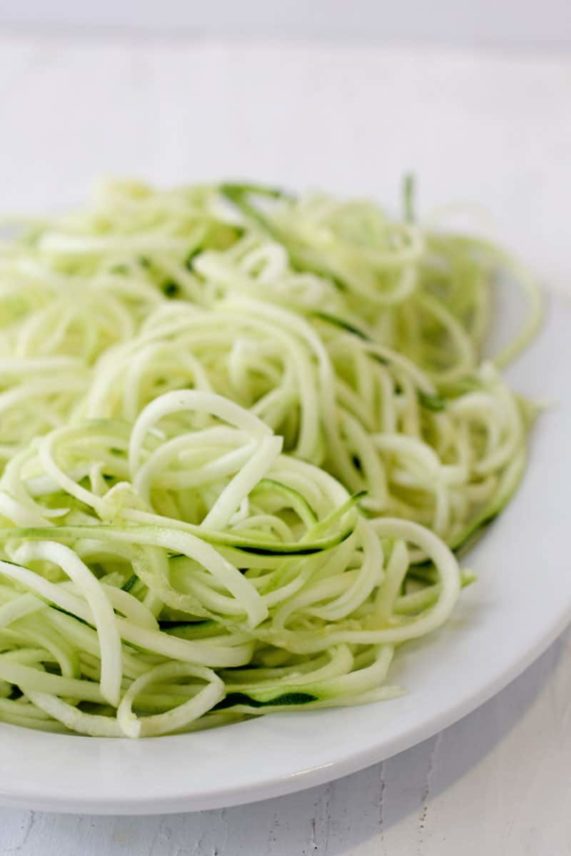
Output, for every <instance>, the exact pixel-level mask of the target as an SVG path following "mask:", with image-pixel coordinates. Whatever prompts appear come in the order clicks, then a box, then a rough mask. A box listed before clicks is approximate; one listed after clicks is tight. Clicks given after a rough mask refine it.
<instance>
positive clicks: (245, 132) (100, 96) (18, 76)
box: [0, 2, 571, 856]
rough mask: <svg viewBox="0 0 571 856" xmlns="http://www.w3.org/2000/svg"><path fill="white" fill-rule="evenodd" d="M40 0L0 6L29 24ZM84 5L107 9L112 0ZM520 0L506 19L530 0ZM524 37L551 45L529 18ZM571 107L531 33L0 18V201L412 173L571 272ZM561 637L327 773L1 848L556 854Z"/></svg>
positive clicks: (19, 817) (223, 853)
mask: <svg viewBox="0 0 571 856" xmlns="http://www.w3.org/2000/svg"><path fill="white" fill-rule="evenodd" d="M32 5H33V4H31V3H27V4H26V3H23V4H21V5H18V6H17V5H16V4H10V7H9V8H8V7H7V4H4V5H3V6H2V7H0V8H1V9H2V14H3V15H4V16H5V17H6V14H7V12H6V9H7V8H8V12H9V11H10V10H11V14H12V18H13V19H14V18H15V17H16V15H19V16H20V19H21V18H22V16H23V15H24V13H25V11H26V9H28V10H29V9H31V8H32ZM45 5H46V6H48V4H45ZM59 5H60V8H62V7H63V5H64V4H59ZM76 5H77V8H79V4H75V5H74V7H73V8H74V9H75V7H76ZM348 5H349V4H348ZM430 5H431V4H426V7H427V8H428V7H429V6H430ZM509 5H510V4H509V3H507V4H506V6H509ZM514 5H515V4H514ZM552 5H553V6H554V7H555V5H556V4H552ZM57 6H58V4H57V3H56V4H50V5H49V7H48V9H49V11H50V12H51V13H53V12H54V10H56V9H57ZM84 6H85V9H89V14H91V15H96V14H97V15H100V16H104V15H107V13H108V12H109V14H111V13H113V14H118V13H119V11H120V10H121V9H125V8H126V6H123V7H115V6H113V7H111V5H109V10H108V9H107V7H106V5H105V4H99V5H97V6H95V5H94V4H81V8H82V10H83V8H84ZM548 6H549V4H543V5H542V7H541V8H542V9H543V10H546V9H547V8H548ZM162 7H163V9H164V10H168V8H169V7H168V4H167V3H163V4H162ZM484 7H485V4H482V6H481V8H484ZM37 8H38V9H39V8H40V5H39V3H38V4H37ZM69 8H70V9H71V8H72V6H71V4H69ZM140 8H141V15H142V13H143V11H144V10H145V9H147V10H150V9H151V7H150V5H148V4H144V3H141V4H140ZM155 8H156V7H155ZM172 8H173V9H174V8H175V7H174V4H172ZM209 8H213V9H214V8H216V4H214V5H212V4H210V7H209ZM236 8H237V7H236ZM260 8H261V6H260ZM285 8H286V9H287V8H289V6H287V7H285ZM339 8H341V4H339ZM370 8H372V4H371V6H370ZM460 8H461V4H460V6H459V9H460ZM489 8H491V4H490V7H489ZM494 8H501V9H503V8H504V6H503V4H502V3H499V2H498V3H497V4H494ZM518 8H519V9H522V10H523V11H522V15H521V19H520V20H519V22H518V23H517V26H518V27H519V26H523V24H525V22H526V21H528V18H527V17H526V16H527V15H528V14H530V9H531V6H525V7H522V6H521V5H520V4H518ZM42 9H44V4H42ZM561 9H562V10H563V5H561ZM182 10H183V5H182V4H179V5H178V12H179V14H182ZM525 10H527V12H526V11H525ZM563 11H564V10H563ZM86 14H87V12H86ZM146 14H148V15H149V16H150V15H151V12H150V11H147V13H146ZM173 14H174V13H173ZM284 14H285V12H284ZM45 16H46V18H47V17H49V16H48V11H46V13H45ZM51 17H52V20H55V18H54V17H53V15H52V16H51ZM545 17H546V19H547V18H549V15H547V14H546V16H545ZM98 20H99V21H100V23H103V17H101V18H98ZM176 20H177V19H176V18H173V19H172V23H173V25H174V23H175V22H176ZM424 20H425V22H426V21H428V18H426V16H425V18H424ZM497 20H498V27H499V21H500V19H499V17H498V19H497ZM152 21H153V18H152V17H148V22H149V23H150V24H152ZM115 23H125V22H124V21H123V22H118V21H117V20H116V21H115ZM417 23H418V22H417ZM552 23H553V22H552V21H551V22H550V25H549V26H550V27H551V24H552ZM528 25H529V21H528V23H527V24H526V27H527V26H528ZM169 26H170V24H169ZM205 26H206V25H205ZM334 26H338V24H335V22H333V23H331V27H334ZM510 26H511V25H510ZM514 26H515V25H514ZM529 26H531V25H529ZM544 26H547V23H545V22H544ZM516 29H517V28H516ZM332 32H333V30H332ZM464 32H466V31H464ZM470 32H471V31H470ZM474 32H475V31H474ZM496 32H499V30H497V31H496ZM513 32H515V30H514V31H513ZM518 32H520V35H519V36H518V37H517V39H516V41H517V40H520V41H521V39H522V38H523V36H524V35H525V33H523V34H522V32H521V31H518ZM526 32H527V35H528V36H529V33H530V30H529V29H528V30H526ZM337 35H339V33H338V32H337ZM476 35H477V33H476ZM536 35H537V36H538V38H539V40H540V41H544V42H545V38H546V36H545V31H544V30H543V29H541V27H540V28H539V29H538V30H537V33H536ZM557 35H558V34H557V33H554V32H551V37H552V38H553V39H555V40H557V39H556V36H557ZM559 35H560V36H561V38H563V35H564V28H563V26H562V27H561V28H560V31H559ZM526 38H527V36H526ZM570 104H571V60H570V59H569V58H568V57H566V56H565V55H564V54H563V53H553V52H549V53H543V52H542V51H541V50H539V51H537V50H535V51H534V52H530V53H528V54H522V53H520V52H519V51H511V50H510V51H508V50H506V51H505V52H500V51H498V50H494V51H491V52H490V51H485V50H481V49H477V50H476V49H471V48H470V49H466V48H464V47H458V46H455V47H452V48H450V47H448V48H441V47H438V46H436V45H433V46H431V47H422V48H420V47H415V48H413V47H396V46H387V45H384V46H378V45H374V44H367V45H364V44H362V45H357V44H356V43H352V44H351V45H349V44H340V43H337V42H335V43H334V42H333V41H332V42H329V43H328V44H327V45H322V46H316V45H312V44H310V43H309V42H307V41H299V40H296V41H295V43H294V42H292V41H291V40H289V41H287V43H284V42H283V41H281V40H275V39H274V40H273V41H271V42H268V41H267V40H266V41H264V42H263V43H260V42H257V41H249V42H246V43H240V42H237V41H236V40H234V39H233V40H231V41H227V40H220V39H216V40H209V39H196V38H190V37H187V36H186V35H185V34H184V33H179V34H178V35H177V36H176V38H175V37H171V36H167V35H161V36H160V37H158V38H157V37H155V36H153V34H152V33H151V32H148V33H147V34H146V35H145V37H144V38H142V39H140V38H139V37H131V36H130V35H127V34H126V33H125V32H114V33H107V32H105V33H104V32H102V31H100V32H98V33H94V32H93V31H89V32H87V31H86V32H85V34H84V35H80V36H77V35H74V34H73V33H72V32H69V31H66V32H65V33H63V32H55V31H53V30H52V31H51V33H50V34H47V35H34V36H32V35H25V34H24V33H23V31H18V32H16V30H14V29H12V30H11V31H10V32H6V33H5V34H4V35H3V36H1V35H0V135H1V136H0V140H1V148H0V192H1V206H2V208H3V209H5V210H14V209H16V210H22V211H40V210H53V209H54V208H56V207H61V206H64V205H66V204H71V203H74V202H75V201H78V200H80V199H81V198H82V197H83V196H84V195H85V194H86V192H87V189H88V187H89V185H90V184H91V182H92V181H93V179H94V178H95V177H96V176H97V175H99V174H100V173H115V174H124V173H128V174H131V175H141V176H146V177H148V178H150V179H152V180H156V181H161V182H175V181H186V180H197V179H198V180H203V179H204V178H208V177H219V176H221V175H226V176H251V177H252V178H259V179H262V180H269V181H276V180H277V181H280V182H282V183H286V184H291V185H292V186H306V185H308V184H311V185H321V186H325V187H328V188H334V189H337V190H339V191H344V192H357V193H361V194H363V193H368V194H371V195H373V196H376V197H379V198H381V199H384V200H387V202H388V204H389V205H393V204H394V205H396V204H397V200H398V186H399V181H400V176H401V175H402V173H403V172H404V171H406V170H408V169H411V168H412V169H415V170H416V171H417V173H418V175H419V177H420V189H421V204H422V207H423V209H424V210H427V209H429V208H431V207H433V206H436V205H440V204H443V203H445V202H448V201H450V200H469V201H473V202H475V203H478V204H479V205H481V206H484V207H485V209H486V210H487V212H489V214H490V215H491V216H492V217H493V218H494V219H495V221H496V228H497V234H498V235H499V237H500V238H501V239H502V240H504V241H505V242H506V243H507V244H509V245H510V246H512V248H514V249H516V250H517V251H518V252H519V253H520V255H523V256H524V257H525V258H526V259H527V260H528V261H529V262H530V263H531V264H532V266H534V267H535V268H536V270H537V271H538V272H539V273H540V275H541V277H542V279H543V280H544V281H546V282H548V283H549V284H551V285H554V286H556V287H560V288H563V289H564V288H568V287H569V281H570V279H571V262H570V255H569V225H568V223H569V195H570V194H569V191H570V190H571V113H570V110H571V108H570ZM556 477H557V474H555V473H554V474H553V478H556ZM562 513H568V512H566V511H565V510H562ZM498 572H501V569H498ZM498 644H501V640H499V642H498ZM569 653H570V652H569V641H567V642H566V643H565V644H563V643H559V644H557V645H556V646H555V647H554V648H552V649H551V651H550V652H549V653H548V654H547V655H546V656H544V657H543V658H542V660H541V661H540V663H539V664H538V665H536V666H535V667H533V668H532V669H531V670H529V671H528V673H527V674H526V675H524V676H523V677H522V678H521V679H520V680H519V681H517V682H516V684H514V685H513V686H512V687H510V688H509V689H508V690H506V691H505V692H503V693H502V694H501V695H500V696H499V697H498V698H497V699H495V700H493V701H492V702H490V703H489V704H487V705H486V706H485V707H484V708H483V709H482V710H481V711H479V712H477V713H475V714H473V715H472V716H470V717H468V718H467V719H466V720H464V721H463V722H461V723H459V724H458V725H456V726H454V727H453V728H452V729H448V730H447V731H446V732H444V733H443V734H442V735H440V736H439V737H437V738H435V739H434V740H431V741H428V742H427V743H425V744H422V745H421V746H419V747H417V748H415V749H413V750H411V751H409V752H406V753H404V754H403V755H401V756H399V757H397V758H395V759H392V760H389V761H388V762H385V764H383V765H381V766H380V767H379V766H377V767H375V768H373V769H371V770H369V771H365V772H363V773H361V774H358V775H356V776H352V777H350V778H349V779H345V780H342V781H341V782H339V783H336V784H333V785H329V786H327V787H324V788H319V789H315V790H312V791H310V792H309V793H306V794H299V795H294V796H291V797H286V798H283V799H280V800H273V801H271V802H269V803H262V804H258V805H256V806H252V807H248V808H237V809H231V810H228V811H219V812H210V813H205V814H202V815H195V816H193V815H188V816H184V815H181V816H178V817H173V818H167V817H165V818H147V819H128V818H127V819H113V818H106V819H97V818H58V817H55V816H48V815H42V814H31V813H27V812H15V811H0V856H8V854H14V853H17V854H21V856H76V854H78V853H81V854H82V856H83V854H86V856H116V854H130V856H131V854H132V856H215V854H217V856H238V854H240V856H265V855H266V854H267V856H302V854H306V856H315V854H317V856H457V854H459V853H461V854H462V856H481V854H484V853H485V854H486V856H499V855H500V854H501V856H526V854H528V856H568V854H569V853H570V852H571V820H569V813H568V808H569V805H570V804H571V780H570V777H569V769H571V703H570V699H571V682H570V677H569V674H570V672H569V668H568V662H569Z"/></svg>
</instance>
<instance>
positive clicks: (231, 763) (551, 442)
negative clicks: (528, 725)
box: [0, 298, 571, 814]
mask: <svg viewBox="0 0 571 856" xmlns="http://www.w3.org/2000/svg"><path fill="white" fill-rule="evenodd" d="M570 368H571V304H570V303H566V302H565V301H564V300H563V299H561V298H558V299H556V300H555V299H554V300H553V301H552V306H551V310H550V313H549V320H548V323H547V326H546V328H545V329H544V332H543V334H542V335H541V337H540V339H539V340H538V341H537V342H536V343H535V345H534V346H533V347H532V348H531V349H530V350H529V351H528V353H527V354H526V355H525V356H524V357H523V358H522V359H521V360H520V362H519V364H518V366H517V367H516V368H515V369H514V370H513V372H512V373H511V377H512V381H514V382H515V383H516V384H517V385H518V386H519V388H520V389H522V390H524V391H525V392H527V393H529V394H531V395H534V396H536V397H537V398H540V399H541V400H543V401H552V402H556V401H558V402H559V404H558V405H557V406H556V407H554V408H553V409H552V410H550V411H549V412H547V413H546V414H544V415H543V416H542V417H541V420H540V422H539V424H538V426H537V429H536V431H535V433H534V440H533V449H532V454H531V461H530V467H529V470H528V473H527V476H526V478H525V482H524V485H523V487H522V489H521V491H520V493H519V494H518V496H517V498H516V500H515V501H514V502H513V503H512V505H511V506H510V507H509V508H508V510H507V511H506V512H505V513H504V514H503V515H502V517H501V519H500V520H499V521H498V522H497V523H496V525H495V526H494V527H492V529H491V530H490V531H489V532H488V534H487V535H486V536H485V538H484V539H483V541H482V542H481V543H480V544H479V546H478V547H477V549H476V550H475V551H474V553H473V554H472V556H471V557H470V566H471V567H473V568H474V569H475V570H477V571H478V573H479V574H480V581H479V583H478V584H477V585H475V586H472V587H471V588H469V589H468V590H467V591H466V592H465V593H464V594H463V596H462V601H461V605H460V607H459V608H458V610H457V612H456V613H455V615H454V618H453V619H452V621H451V622H450V623H449V624H448V626H447V627H446V628H445V629H444V630H443V631H442V632H440V633H438V634H437V635H435V636H433V637H432V638H431V639H429V640H428V641H426V640H423V641H422V643H419V644H416V645H412V644H411V645H409V646H408V647H406V648H404V649H402V650H401V652H400V653H399V655H398V657H397V660H396V666H395V669H394V671H393V675H392V678H393V680H394V679H396V680H398V681H399V683H401V684H402V685H403V686H405V687H406V688H407V689H408V693H407V694H406V695H404V696H402V697H401V698H398V699H395V700H394V701H390V702H384V703H381V704H374V705H368V706H366V707H359V708H342V709H339V710H328V711H321V712H318V711H315V712H306V713H296V714H287V715H286V714H282V715H279V716H268V717H265V718H262V719H259V720H253V721H250V722H245V723H241V724H238V725H233V726H228V727H226V728H222V729H218V730H213V731H207V732H202V733H200V732H199V733H196V734H189V735H183V736H176V737H162V738H158V739H154V740H147V741H140V742H137V741H130V740H126V739H125V740H102V739H91V738H84V737H68V736H62V735H54V734H42V733H39V732H33V731H28V730H24V729H19V728H15V727H13V726H8V725H1V726H0V802H2V803H3V804H5V805H12V806H25V807H27V808H34V809H44V810H52V811H66V812H93V813H110V814H121V813H124V814H137V813H140V814H150V813H158V812H175V811H188V810H196V809H205V808H215V807H220V806H228V805H233V804H236V803H242V802H248V801H251V800H258V799H264V798H266V797H272V796H277V795H279V794H283V793H286V792H290V791H295V790H299V789H302V788H305V787H309V786H310V785H316V784H319V783H321V782H325V781H328V780H330V779H334V778H336V777H338V776H342V775H345V774H346V773H351V772H354V771H355V770H358V769H360V768H362V767H366V766H368V765H369V764H372V763H374V762H375V761H379V760H381V759H383V758H387V757H389V756H390V755H393V754H395V753H396V752H400V751H401V750H403V749H407V748H408V747H410V746H412V745H414V744H415V743H417V742H419V741H421V740H424V739H425V738H427V737H429V736H431V735H432V734H434V733H436V732H437V731H439V730H441V729H442V728H445V727H446V726H448V725H450V724H451V723H453V722H454V721H456V720H457V719H459V718H460V717H462V716H464V715H465V714H467V713H468V712H470V711H471V710H473V709H474V708H475V707H477V706H478V705H480V704H482V703H483V702H484V701H486V700H487V699H488V698H490V696H492V695H493V694H494V693H496V692H498V691H499V690H500V689H501V688H502V687H504V686H505V685H506V684H507V683H508V682H509V681H510V680H512V679H513V678H514V677H515V676H516V675H517V674H519V673H520V672H521V671H522V670H523V669H524V668H525V667H526V666H528V665H529V664H530V663H531V662H532V661H533V660H534V659H535V658H536V657H537V656H539V654H541V652H542V651H543V650H544V649H545V648H546V647H547V646H548V644H549V643H550V642H551V641H552V640H553V639H554V638H555V637H556V636H557V635H558V634H559V633H560V631H561V630H563V628H564V626H565V625H566V623H567V622H568V621H569V619H570V618H571V568H570V567H569V557H568V549H567V547H568V542H569V537H568V536H569V531H568V530H569V525H570V523H571V519H570V514H569V509H570V508H571V451H570V443H571V393H570V382H569V375H568V373H569V370H570Z"/></svg>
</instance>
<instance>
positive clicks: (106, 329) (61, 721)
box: [0, 182, 540, 737]
mask: <svg viewBox="0 0 571 856" xmlns="http://www.w3.org/2000/svg"><path fill="white" fill-rule="evenodd" d="M412 208H413V205H412V195H411V188H410V186H407V188H406V192H405V210H404V216H403V218H402V220H395V219H390V218H389V217H388V216H387V215H385V214H384V213H383V212H382V211H381V210H380V209H378V208H377V207H376V206H374V205H373V204H371V203H368V202H361V201H350V202H340V201H338V200H335V199H333V198H331V197H328V196H308V197H302V198H299V199H294V198H292V197H289V196H287V195H285V194H282V193H279V192H278V191H274V190H272V189H268V188H264V187H255V186H248V185H229V184H222V185H218V186H208V187H190V188H179V189H175V190H172V191H155V190H153V189H151V188H149V187H147V186H145V185H141V184H137V183H134V182H114V183H110V184H107V185H105V186H104V187H102V188H101V189H100V190H99V191H98V193H97V194H96V196H95V198H94V199H93V202H92V204H91V205H90V206H89V208H88V209H87V210H85V211H83V212H80V213H75V214H72V215H69V216H67V217H64V218H60V219H58V220H47V221H41V220H38V221H34V222H27V223H25V224H18V223H15V224H11V228H12V229H15V231H16V234H15V235H13V236H12V237H10V238H9V239H7V240H5V241H4V243H3V244H2V245H0V472H1V475H0V720H2V721H4V722H7V723H12V724H16V725H23V726H27V727H30V728H38V729H43V730H47V731H62V732H78V733H81V734H85V735H92V736H103V737H117V736H128V737H138V736H154V735H160V734H168V733H178V732H183V731H189V730H192V729H194V728H197V727H208V726H214V725H218V724H222V723H229V722H235V721H237V720H239V719H241V718H244V717H247V716H253V715H260V714H265V713H270V712H277V711H284V710H295V709H302V708H303V709H312V708H322V707H326V706H338V705H348V704H358V703H363V702H368V701H373V700H379V699H384V698H390V697H392V696H394V695H395V694H397V693H398V692H399V691H400V690H399V689H398V688H397V687H395V686H392V685H390V684H388V683H387V676H388V672H389V667H390V664H391V660H392V657H393V654H394V651H395V649H396V648H397V647H398V646H399V645H400V644H402V643H403V642H406V641H407V640H410V639H418V638H419V637H423V636H424V635H425V634H427V633H430V632H431V631H433V630H435V629H436V628H438V627H440V626H441V625H442V624H443V623H444V622H445V621H446V620H447V618H448V617H449V615H450V613H451V611H452V610H453V608H454V605H455V602H456V600H457V598H458V594H459V592H460V589H461V587H462V585H463V584H466V583H468V582H470V581H471V579H472V576H471V575H470V574H469V573H468V572H461V571H460V569H459V567H458V563H457V557H456V556H455V555H454V554H455V553H459V552H460V551H461V550H462V549H463V548H465V547H466V545H467V544H469V543H470V542H471V541H472V540H473V538H474V537H475V536H476V535H478V534H479V533H480V532H482V531H483V529H484V528H485V526H486V525H487V523H488V522H489V521H490V520H491V519H493V517H495V516H496V515H497V514H498V513H499V512H500V511H501V510H502V508H503V507H504V506H505V505H506V503H507V502H508V501H509V499H510V497H511V496H512V494H513V492H514V491H515V489H516V487H517V485H518V483H519V480H520V478H521V475H522V473H523V470H524V467H525V460H526V437H527V433H528V429H529V425H530V422H531V419H532V416H533V413H534V410H533V407H531V406H530V405H529V404H528V403H527V402H525V401H524V400H523V399H521V398H520V397H518V396H517V395H515V394H514V393H512V392H511V391H510V389H509V388H508V387H507V386H506V384H505V382H504V381H503V379H502V377H501V375H500V373H499V369H501V367H502V366H504V365H505V364H506V363H507V362H509V361H510V360H511V359H512V358H513V357H514V356H515V355H516V354H517V353H518V352H519V351H520V350H521V349H522V348H523V347H524V346H525V345H526V344H527V342H528V341H529V340H530V338H531V337H532V335H533V334H534V332H535V329H536V328H537V325H538V323H539V320H540V301H539V297H538V294H537V290H536V288H535V284H534V282H533V280H532V279H531V278H530V276H529V274H528V273H527V271H526V270H525V269H524V268H522V267H521V266H520V265H518V264H517V263H516V262H514V261H513V260H512V259H511V258H509V257H508V256H507V255H506V253H505V252H504V251H502V250H500V249H498V248H497V247H495V246H494V245H492V244H490V243H489V242H485V241H483V240H480V239H476V238H471V237H466V236H460V235H455V234H450V233H440V232H436V231H430V230H427V229H424V228H422V227H421V226H420V225H418V224H417V223H416V222H414V217H413V214H414V212H413V210H412ZM506 273H507V274H508V275H510V276H511V277H512V278H515V279H517V281H518V282H519V283H520V284H521V286H522V289H523V291H524V293H525V295H526V297H527V300H528V304H529V312H528V316H527V320H526V321H525V323H524V324H523V326H522V328H521V330H520V331H519V333H518V335H517V336H516V337H514V339H513V340H512V341H511V343H510V344H509V345H508V346H506V347H505V348H504V350H503V351H502V352H501V353H500V354H499V355H498V356H497V357H496V358H494V359H492V360H489V359H488V360H484V359H483V358H482V346H483V344H484V340H485V336H486V332H487V330H488V326H489V319H490V317H491V316H492V315H493V310H494V291H495V288H496V286H497V280H498V276H499V275H500V274H504V275H505V274H506Z"/></svg>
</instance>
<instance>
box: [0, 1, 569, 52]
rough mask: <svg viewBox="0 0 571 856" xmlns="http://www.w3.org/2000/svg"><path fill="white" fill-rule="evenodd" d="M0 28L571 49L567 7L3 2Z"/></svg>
mask: <svg viewBox="0 0 571 856" xmlns="http://www.w3.org/2000/svg"><path fill="white" fill-rule="evenodd" d="M0 23H10V24H15V25H22V24H24V25H26V24H30V23H31V24H33V25H34V26H48V27H50V28H56V29H57V28H61V27H64V28H69V27H76V26H78V27H83V28H86V29H90V30H91V31H93V28H96V29H101V28H102V29H113V28H115V29H116V28H122V29H137V30H143V31H146V32H157V31H159V32H166V33H171V34H172V33H176V34H178V35H180V34H181V33H186V34H191V35H194V36H201V35H211V36H212V35H213V36H227V35H230V36H244V35H245V36H250V35H254V36H280V37H283V36H288V37H308V36H309V37H320V38H334V39H348V38H351V39H354V38H357V39H368V40H371V39H376V40H383V41H391V40H399V41H403V40H404V41H411V40H412V41H424V42H426V41H433V42H437V43H439V44H451V45H458V44H463V45H474V44H477V45H482V44H483V45H496V46H500V47H522V46H523V47H526V48H537V47H544V48H549V49H556V50H565V49H569V47H570V46H571V7H570V5H569V2H568V0H541V2H539V0H398V2H395V0H240V2H237V0H208V2H203V0H99V2H97V3H91V2H82V0H79V2H78V0H17V2H14V0H0Z"/></svg>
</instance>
